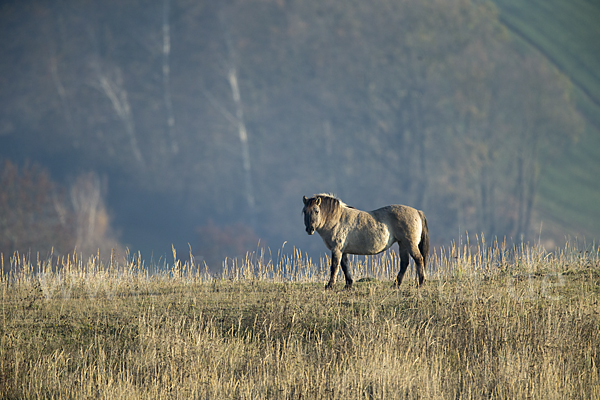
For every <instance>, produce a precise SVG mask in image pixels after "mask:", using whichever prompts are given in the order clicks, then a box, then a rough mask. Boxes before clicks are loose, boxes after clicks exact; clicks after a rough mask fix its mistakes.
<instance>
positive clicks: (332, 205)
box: [306, 193, 354, 219]
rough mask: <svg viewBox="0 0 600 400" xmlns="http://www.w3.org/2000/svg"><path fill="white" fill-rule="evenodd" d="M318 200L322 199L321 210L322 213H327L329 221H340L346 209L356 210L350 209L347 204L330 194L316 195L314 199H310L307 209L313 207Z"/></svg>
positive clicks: (326, 216)
mask: <svg viewBox="0 0 600 400" xmlns="http://www.w3.org/2000/svg"><path fill="white" fill-rule="evenodd" d="M318 198H320V199H321V205H320V208H321V211H322V212H323V213H325V218H327V219H332V218H333V219H339V217H340V214H341V213H342V211H343V210H344V208H354V207H350V206H349V205H347V204H346V203H344V202H343V201H341V200H340V199H338V198H337V197H335V196H334V195H332V194H329V193H320V194H315V195H314V196H313V197H311V198H310V199H308V203H307V205H306V207H307V208H308V207H312V206H313V205H314V204H315V202H316V201H317V199H318Z"/></svg>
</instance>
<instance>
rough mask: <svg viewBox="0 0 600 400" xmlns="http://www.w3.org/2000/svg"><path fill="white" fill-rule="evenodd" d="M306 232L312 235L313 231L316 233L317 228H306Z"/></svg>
mask: <svg viewBox="0 0 600 400" xmlns="http://www.w3.org/2000/svg"><path fill="white" fill-rule="evenodd" d="M306 233H308V234H309V235H312V234H313V233H315V228H306Z"/></svg>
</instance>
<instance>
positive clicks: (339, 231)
mask: <svg viewBox="0 0 600 400" xmlns="http://www.w3.org/2000/svg"><path fill="white" fill-rule="evenodd" d="M302 200H303V202H304V207H303V208H302V214H304V225H305V227H306V233H308V234H309V235H312V234H314V233H315V231H316V232H317V233H318V234H319V235H320V236H321V238H322V239H323V242H325V246H327V248H328V249H329V250H331V276H330V277H329V282H328V283H327V286H325V289H333V286H334V284H335V279H336V275H337V272H338V270H339V267H340V264H341V266H342V271H344V277H345V278H346V285H345V286H344V289H351V288H352V283H353V280H352V274H351V273H350V269H349V266H348V254H358V255H373V254H378V253H381V252H383V251H385V250H387V249H389V248H390V247H391V246H392V245H393V244H394V243H398V247H399V248H400V272H398V276H397V277H396V280H395V282H394V287H396V288H397V287H399V286H400V284H401V283H402V278H403V277H404V273H405V272H406V268H407V267H408V264H409V262H410V258H409V255H410V256H411V257H412V258H413V259H414V260H415V264H416V269H417V277H418V281H419V282H418V286H422V285H424V284H425V281H426V279H425V268H426V266H427V257H428V253H429V228H428V227H427V219H426V218H425V214H423V212H422V211H420V210H416V209H414V208H412V207H409V206H404V205H400V204H393V205H389V206H386V207H382V208H379V209H377V210H373V211H368V212H367V211H361V210H357V209H356V208H354V207H350V206H348V205H346V204H345V203H344V202H342V201H341V200H340V199H338V198H336V197H335V196H332V195H330V194H316V195H314V196H313V197H311V198H306V196H303V198H302Z"/></svg>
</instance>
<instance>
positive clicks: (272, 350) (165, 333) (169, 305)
mask: <svg viewBox="0 0 600 400" xmlns="http://www.w3.org/2000/svg"><path fill="white" fill-rule="evenodd" d="M327 261H328V260H327V259H323V260H319V261H313V260H311V259H309V258H308V257H306V256H305V255H303V254H302V253H301V252H299V251H295V252H293V253H290V254H284V252H283V251H280V252H278V254H277V255H269V256H268V257H267V256H266V255H265V254H250V255H248V257H247V258H246V259H245V260H238V261H235V262H230V263H228V264H227V268H226V270H225V271H224V273H223V275H221V276H218V277H215V276H210V275H209V274H207V273H206V271H205V270H204V269H203V268H202V267H198V266H196V265H194V264H193V263H189V262H188V263H182V262H180V261H177V257H176V254H174V261H173V262H172V263H171V264H170V265H168V266H167V267H168V268H166V269H165V270H164V271H163V272H162V273H158V274H153V275H150V274H148V272H147V268H146V267H145V266H144V264H143V262H141V260H140V259H139V256H135V257H129V258H128V260H126V261H124V262H117V261H115V259H114V258H113V259H112V260H111V261H110V262H107V263H102V262H101V261H99V259H98V258H96V257H92V258H90V259H88V260H85V261H84V260H80V259H78V258H77V257H66V258H63V259H61V260H58V261H57V260H54V261H52V262H50V261H42V260H28V259H26V258H23V257H18V256H17V255H15V256H13V257H11V258H10V259H4V258H3V259H2V262H5V263H8V264H9V265H8V266H9V267H10V268H8V269H10V271H11V272H10V273H5V274H4V275H2V278H1V282H0V283H1V287H2V322H1V323H0V330H1V333H0V397H2V398H28V399H30V398H57V399H60V398H107V399H108V398H110V399H118V398H127V399H132V398H133V399H135V398H153V399H154V398H169V399H172V398H185V399H188V398H199V399H223V398H243V399H266V398H278V399H279V398H281V399H300V398H303V399H304V398H311V399H318V398H327V399H337V398H339V399H341V398H344V399H348V398H350V399H363V398H364V399H375V398H376V399H389V398H414V399H416V398H421V399H422V398H430V399H458V398H460V399H470V398H474V399H480V398H486V399H488V398H544V399H553V398H557V399H558V398H560V399H564V398H569V399H576V398H585V399H589V398H600V376H599V370H598V364H599V362H600V354H599V349H600V306H599V294H600V289H599V284H600V257H599V253H598V249H596V248H595V247H592V246H590V247H589V248H586V247H585V246H576V245H569V246H567V247H566V248H564V249H562V250H560V251H556V252H553V253H548V252H545V251H543V249H540V248H536V247H528V246H522V247H518V248H510V249H507V248H506V246H504V245H503V244H501V243H500V244H499V243H493V244H491V245H487V244H485V243H484V241H483V240H482V239H479V240H476V241H475V243H474V244H472V243H468V240H467V239H465V241H464V242H459V243H457V244H454V245H452V246H450V247H449V248H446V249H442V250H438V251H437V252H436V253H435V254H433V256H432V262H431V266H432V270H431V271H430V273H429V282H428V285H427V286H426V287H425V288H423V289H417V288H416V285H415V282H414V279H410V280H407V281H406V284H403V287H402V288H401V289H399V290H393V289H391V288H390V287H391V278H392V277H393V276H394V275H395V273H396V271H397V266H398V263H399V260H398V258H397V256H396V255H395V254H394V253H387V254H384V255H382V256H378V257H373V258H367V259H365V258H358V257H357V258H355V259H354V260H353V269H354V271H355V277H356V278H366V277H369V278H370V279H362V281H358V282H357V283H356V284H355V288H354V289H353V290H352V291H347V292H346V291H342V290H339V291H334V292H326V291H325V290H324V289H323V283H324V282H325V280H326V274H327ZM341 287H342V286H340V287H339V289H341Z"/></svg>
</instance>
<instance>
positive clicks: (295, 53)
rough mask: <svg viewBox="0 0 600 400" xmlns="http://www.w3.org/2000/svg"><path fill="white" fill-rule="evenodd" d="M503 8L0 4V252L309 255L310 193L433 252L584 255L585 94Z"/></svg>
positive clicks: (589, 229) (589, 124)
mask: <svg viewBox="0 0 600 400" xmlns="http://www.w3.org/2000/svg"><path fill="white" fill-rule="evenodd" d="M497 4H498V8H496V5H494V3H491V2H481V1H476V0H453V1H436V0H426V1H419V2H413V1H396V0H394V1H393V0H376V1H374V2H369V3H368V4H366V3H364V2H361V1H349V2H336V1H330V0H326V1H322V0H319V1H316V0H310V1H302V2H301V1H289V0H288V1H286V0H272V1H271V0H246V1H234V0H232V1H223V2H221V1H219V2H211V1H188V0H179V1H178V0H161V1H156V2H153V3H150V4H149V3H148V2H142V1H139V0H121V1H110V0H109V1H102V2H101V1H87V2H80V1H70V0H66V1H62V2H57V3H52V4H48V3H47V2H42V1H36V0H28V1H20V2H15V3H13V4H3V5H0V30H1V35H2V37H3V38H4V40H2V41H1V43H0V81H1V85H0V87H1V88H2V89H1V91H0V103H1V104H2V107H1V108H0V159H1V161H2V165H3V168H4V169H3V172H2V188H0V191H1V192H0V194H2V197H1V198H0V218H1V221H0V235H2V236H0V244H1V245H2V249H0V251H1V252H4V253H7V254H9V253H12V252H14V251H15V250H19V251H26V250H27V249H29V250H32V251H34V252H35V251H40V252H42V253H43V252H48V251H50V248H52V247H53V246H54V250H53V251H55V252H56V253H61V252H62V253H65V252H69V251H72V248H73V247H74V246H76V245H77V248H79V249H82V248H84V249H89V250H90V251H92V249H94V248H98V247H100V248H101V249H104V250H103V251H105V252H106V251H109V249H111V248H114V247H115V246H117V245H116V244H115V241H118V242H120V244H119V246H122V247H121V248H125V247H128V248H129V249H130V251H132V252H137V251H141V252H142V255H143V256H144V257H147V258H148V259H149V258H150V257H152V258H153V259H154V261H157V260H159V259H160V258H161V257H164V256H165V255H166V254H170V251H171V244H173V245H174V246H175V248H176V249H178V251H179V252H184V253H187V252H189V251H190V249H191V251H192V252H193V253H194V255H195V256H196V259H205V260H208V261H211V260H212V261H211V262H213V263H218V262H219V261H218V260H219V259H220V258H221V257H224V256H225V255H227V256H236V255H240V254H243V253H244V252H245V251H252V250H255V249H256V248H257V246H259V240H260V243H261V245H265V244H266V245H267V246H269V247H270V248H271V249H273V251H275V249H280V248H281V246H282V245H283V243H284V242H285V243H286V246H287V247H288V248H293V247H296V248H301V249H302V250H304V251H308V252H309V253H311V254H315V253H318V252H321V251H323V250H324V246H323V244H322V243H321V241H320V240H318V239H315V238H314V237H311V238H309V237H306V234H305V232H304V229H303V226H302V218H301V216H300V210H301V208H302V203H301V198H302V196H303V195H311V194H313V193H320V192H332V193H335V194H336V195H338V196H339V197H340V198H341V199H342V200H344V201H345V202H346V203H348V204H350V205H353V206H355V207H357V208H361V209H374V208H377V207H381V206H384V205H386V204H392V203H402V204H408V205H411V206H414V207H417V208H419V209H422V210H423V211H424V212H425V214H426V215H427V218H428V220H429V227H430V230H431V239H432V242H433V243H434V244H435V245H444V244H447V243H449V242H450V241H451V240H452V239H455V238H456V237H457V236H458V235H459V234H460V233H463V232H465V231H469V232H470V233H472V234H475V233H477V234H479V233H483V234H484V235H485V236H486V238H493V237H498V238H500V240H502V238H505V237H506V238H507V239H508V240H520V239H521V238H523V239H525V240H536V241H537V240H538V239H539V238H540V237H541V239H542V240H543V241H544V242H545V243H548V244H550V245H551V244H560V241H561V240H562V239H564V236H565V235H567V234H571V235H578V234H581V235H587V236H588V237H590V238H597V237H600V230H599V228H597V227H598V222H599V221H600V216H599V211H598V203H597V202H596V201H595V199H597V197H594V196H597V195H598V188H597V185H594V183H593V178H595V177H596V176H597V175H598V172H599V169H598V161H597V157H594V156H593V155H594V154H595V151H596V150H595V149H598V146H599V143H598V139H597V137H598V136H594V135H597V133H598V129H599V128H598V127H599V126H600V125H594V123H595V122H594V120H593V118H597V115H598V114H597V113H595V110H596V109H595V108H594V107H596V106H597V102H596V100H595V99H597V98H598V97H593V96H598V94H597V93H598V91H597V87H594V86H591V85H588V84H587V83H586V82H588V80H589V81H593V80H594V79H597V76H596V75H593V73H592V75H590V76H591V77H589V76H583V75H581V74H580V72H579V71H578V70H573V69H570V68H569V67H568V65H567V64H561V63H560V62H558V61H557V60H560V59H566V60H570V59H571V58H572V56H571V55H569V54H566V53H561V52H560V49H565V48H568V47H569V43H571V41H573V40H577V38H576V36H575V38H567V39H565V42H564V44H562V45H559V46H554V47H551V48H546V47H544V44H543V43H544V41H543V40H541V38H545V37H549V36H547V35H546V31H545V30H544V29H541V28H540V29H536V30H528V29H524V27H528V26H530V24H529V22H528V20H524V21H519V20H518V18H517V17H518V16H520V15H526V12H528V13H535V11H534V7H535V4H537V3H532V6H531V8H530V9H526V10H520V9H516V8H515V7H514V5H512V6H511V4H510V2H509V1H508V0H506V1H501V0H498V3H497ZM515 4H516V3H515ZM528 4H529V3H528ZM548 21H553V20H552V19H549V20H548ZM560 22H561V23H562V22H563V21H562V20H561V21H560ZM549 23H550V22H549ZM557 24H558V21H557ZM533 25H535V24H533ZM560 26H562V25H560ZM582 29H584V28H582ZM553 32H555V31H554V30H553V31H551V32H550V33H548V35H551V34H552V33H553ZM585 33H586V31H585V29H584V30H583V31H581V32H580V31H578V32H574V35H576V34H585ZM540 49H542V51H540ZM544 49H545V50H544ZM557 49H558V50H557ZM590 49H591V48H582V49H580V50H577V51H576V54H575V55H580V54H583V53H584V52H587V51H591V50H590ZM551 55H552V56H551ZM582 60H583V56H582ZM585 60H586V62H587V61H588V59H587V58H585ZM591 62H592V63H593V62H595V61H594V60H592V61H591ZM592 71H593V69H592ZM595 71H597V69H596V70H595ZM582 82H583V83H582ZM582 87H585V88H587V91H586V92H584V91H582V89H581V88H582ZM590 93H591V94H592V95H593V96H592V95H590ZM586 99H588V100H586ZM589 99H592V100H589ZM596 122H597V120H596ZM594 146H595V147H594ZM586 154H587V155H586ZM574 160H575V161H574ZM565 163H568V164H565ZM563 164H564V166H563ZM7 171H8V172H7ZM565 183H566V184H568V185H567V186H565ZM23 198H27V199H29V200H27V201H23ZM572 198H575V199H576V200H575V201H571V200H572ZM32 199H33V200H32ZM572 205H574V206H572ZM24 221H25V222H24ZM540 226H542V227H543V229H542V232H541V236H540ZM32 227H34V228H32ZM45 227H46V228H48V231H49V232H52V233H51V234H49V235H45V236H44V235H39V236H40V238H42V239H43V240H42V239H40V241H37V242H36V241H32V240H31V238H32V236H31V234H30V231H31V230H32V229H34V230H35V231H36V232H42V231H44V229H45ZM49 238H50V239H49ZM51 238H57V240H58V238H61V243H64V244H62V245H61V246H60V247H59V246H58V245H56V244H52V243H51Z"/></svg>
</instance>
